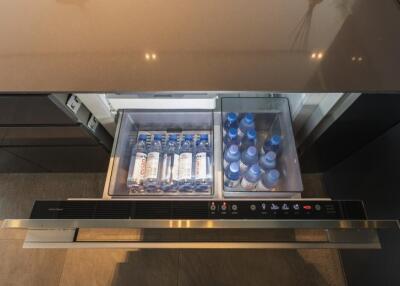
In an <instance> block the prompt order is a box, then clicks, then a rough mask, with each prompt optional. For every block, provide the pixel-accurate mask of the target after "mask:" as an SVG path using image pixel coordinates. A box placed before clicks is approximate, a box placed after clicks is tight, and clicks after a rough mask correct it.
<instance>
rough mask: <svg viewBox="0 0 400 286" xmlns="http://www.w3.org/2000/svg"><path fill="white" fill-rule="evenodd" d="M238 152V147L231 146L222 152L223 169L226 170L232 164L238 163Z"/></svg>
mask: <svg viewBox="0 0 400 286" xmlns="http://www.w3.org/2000/svg"><path fill="white" fill-rule="evenodd" d="M239 160H240V151H239V147H238V145H231V146H229V148H226V149H225V152H224V168H226V167H227V166H228V165H229V164H230V163H232V162H239Z"/></svg>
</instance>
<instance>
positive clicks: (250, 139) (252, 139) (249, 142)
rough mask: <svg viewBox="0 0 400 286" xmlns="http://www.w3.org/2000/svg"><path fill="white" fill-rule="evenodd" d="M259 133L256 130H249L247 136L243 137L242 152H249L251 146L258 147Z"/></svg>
mask: <svg viewBox="0 0 400 286" xmlns="http://www.w3.org/2000/svg"><path fill="white" fill-rule="evenodd" d="M256 140H257V132H256V131H255V130H254V129H249V130H247V132H246V135H245V136H244V137H243V140H242V145H240V149H241V151H245V150H247V148H249V147H250V146H256Z"/></svg>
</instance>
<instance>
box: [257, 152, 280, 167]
mask: <svg viewBox="0 0 400 286" xmlns="http://www.w3.org/2000/svg"><path fill="white" fill-rule="evenodd" d="M258 163H259V164H260V167H261V169H263V170H264V171H267V170H269V169H274V168H275V167H276V153H275V152H274V151H269V152H267V154H264V155H262V156H261V157H260V160H259V162H258Z"/></svg>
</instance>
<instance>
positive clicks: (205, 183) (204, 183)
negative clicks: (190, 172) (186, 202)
mask: <svg viewBox="0 0 400 286" xmlns="http://www.w3.org/2000/svg"><path fill="white" fill-rule="evenodd" d="M199 141H200V142H199V145H198V146H197V148H196V156H195V169H194V170H195V171H194V173H195V175H194V179H195V185H196V191H200V192H202V191H207V190H208V189H209V188H210V186H211V178H212V177H211V151H210V145H209V144H208V135H207V134H201V135H200V140H199Z"/></svg>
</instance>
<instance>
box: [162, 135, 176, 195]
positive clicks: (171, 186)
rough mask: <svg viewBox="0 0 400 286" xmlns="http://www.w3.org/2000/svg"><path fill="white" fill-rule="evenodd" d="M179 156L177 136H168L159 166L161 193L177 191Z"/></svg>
mask: <svg viewBox="0 0 400 286" xmlns="http://www.w3.org/2000/svg"><path fill="white" fill-rule="evenodd" d="M178 168H179V154H178V142H177V135H176V134H171V135H169V139H168V142H167V144H165V148H164V152H163V160H162V164H161V176H160V177H161V178H160V180H161V189H162V190H163V191H166V192H168V191H177V188H176V187H177V185H178Z"/></svg>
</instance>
